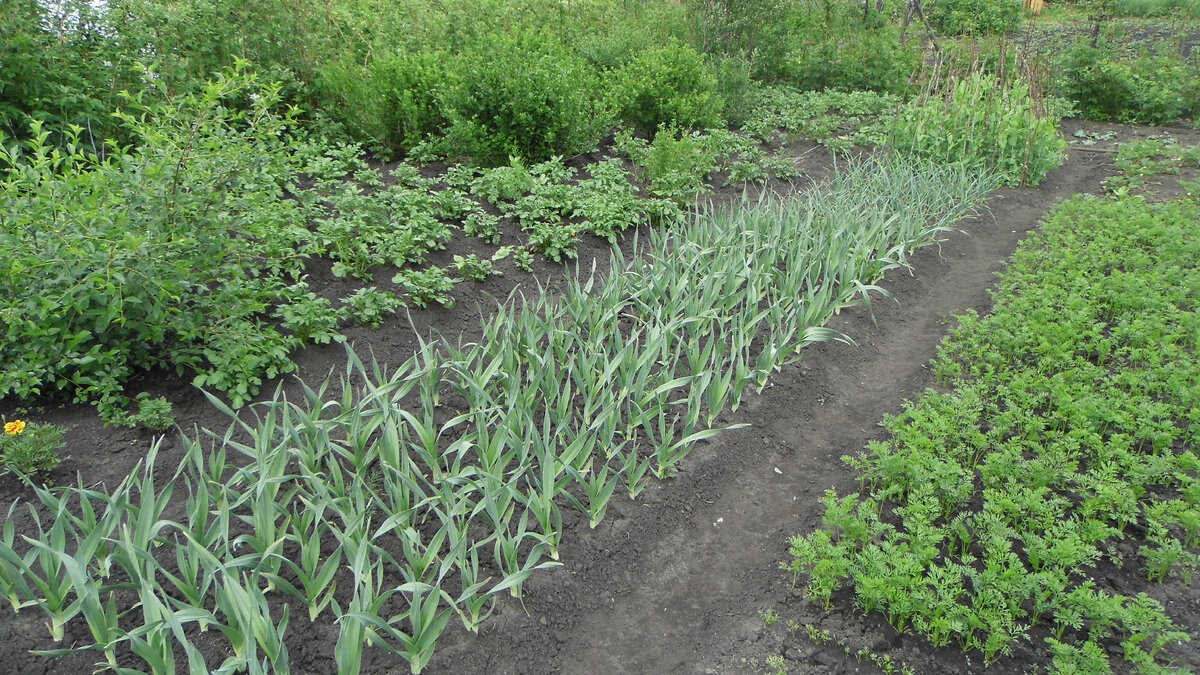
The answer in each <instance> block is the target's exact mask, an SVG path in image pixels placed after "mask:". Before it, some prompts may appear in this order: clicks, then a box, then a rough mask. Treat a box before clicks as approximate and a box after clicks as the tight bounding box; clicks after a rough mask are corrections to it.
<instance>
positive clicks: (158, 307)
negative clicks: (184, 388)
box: [0, 72, 303, 413]
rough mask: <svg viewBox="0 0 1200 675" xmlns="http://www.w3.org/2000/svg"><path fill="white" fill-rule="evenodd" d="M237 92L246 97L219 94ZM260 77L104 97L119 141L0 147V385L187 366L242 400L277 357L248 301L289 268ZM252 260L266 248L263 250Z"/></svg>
mask: <svg viewBox="0 0 1200 675" xmlns="http://www.w3.org/2000/svg"><path fill="white" fill-rule="evenodd" d="M239 95H245V96H247V97H248V98H250V99H252V100H253V101H254V103H253V105H254V108H253V109H252V110H251V111H247V112H238V111H235V110H232V109H231V108H230V107H229V106H226V105H224V103H225V102H226V101H227V100H228V99H229V98H230V97H232V96H239ZM277 101H278V91H277V88H275V87H268V86H259V85H258V84H257V82H256V81H255V80H254V78H253V77H251V76H248V75H245V74H244V73H242V74H239V73H237V72H233V73H230V74H225V75H222V76H220V77H219V78H218V79H217V80H215V81H213V82H212V83H210V84H209V85H207V86H206V88H205V90H204V91H203V92H202V93H199V94H195V95H187V96H180V97H176V98H173V99H171V100H170V101H169V103H168V104H164V105H154V106H144V105H140V104H138V103H137V102H136V101H130V102H129V103H128V106H129V111H128V112H122V113H120V117H121V119H122V122H123V123H124V124H125V125H126V128H127V130H128V133H129V134H130V136H132V137H134V138H137V139H138V142H139V145H138V147H137V149H136V151H135V150H125V149H118V148H114V149H112V150H111V152H110V154H109V156H108V158H107V159H99V158H97V157H95V156H94V155H91V154H88V153H86V152H84V151H83V150H82V149H81V148H80V147H79V146H78V145H77V144H76V143H75V142H70V141H71V140H72V139H70V138H69V139H68V141H69V142H68V143H67V144H66V145H65V147H64V148H63V149H54V148H52V147H51V146H49V145H48V143H47V137H48V134H47V133H46V132H45V131H42V130H40V129H39V127H37V126H36V125H35V127H34V138H33V139H32V140H30V141H29V142H27V143H25V144H23V146H21V147H18V146H2V147H0V167H3V169H7V170H8V173H7V174H6V175H5V177H4V179H3V180H0V320H2V321H0V396H8V395H15V396H17V397H20V398H24V397H28V396H36V395H49V394H53V393H55V392H62V393H65V394H69V395H72V396H73V397H74V399H75V400H76V401H80V402H83V401H90V402H96V403H98V404H99V405H100V407H101V412H102V413H105V412H106V411H107V412H114V413H115V411H113V408H114V407H115V408H120V407H124V405H126V404H127V403H128V398H127V397H126V396H124V394H123V393H122V392H123V388H124V383H125V381H126V380H127V379H128V378H129V377H130V376H131V375H132V374H133V373H134V372H135V371H136V370H140V369H148V368H156V367H160V368H167V369H170V370H173V371H176V372H178V373H180V374H183V373H185V372H189V371H190V372H193V373H198V375H197V378H196V382H197V383H198V384H207V385H209V386H212V387H214V388H217V389H221V390H223V391H225V392H227V393H228V394H229V395H230V397H231V399H232V400H233V401H234V402H235V403H238V404H240V403H242V402H244V401H245V400H246V399H247V398H248V397H249V396H251V395H252V394H253V393H254V392H255V391H256V390H257V388H258V386H259V385H260V384H261V383H262V381H263V378H265V377H273V376H275V375H276V374H278V373H280V372H286V371H287V370H289V369H291V368H293V367H294V366H293V364H292V363H291V361H290V360H289V358H288V356H287V354H288V351H289V350H290V349H291V348H293V347H294V346H296V341H295V340H294V339H292V338H284V337H283V336H281V335H279V334H278V333H277V332H274V329H272V328H270V327H269V326H264V325H261V322H260V320H259V317H260V316H261V315H262V313H263V312H264V311H265V310H266V309H267V307H268V305H270V304H271V303H273V302H274V301H275V300H276V298H277V294H278V290H279V289H280V288H281V287H282V286H283V284H282V282H281V280H280V275H282V274H284V273H285V272H286V273H293V274H296V273H298V272H299V266H300V262H301V261H300V258H299V255H300V251H297V250H296V246H295V243H296V241H297V240H298V239H299V238H300V237H301V236H302V233H303V228H302V225H303V223H302V222H301V221H300V219H299V209H297V208H296V207H295V205H294V204H293V203H292V202H290V201H287V200H284V199H283V198H282V197H283V190H284V186H285V185H287V184H288V183H289V182H290V180H291V177H292V175H293V174H292V171H293V169H292V167H291V165H290V160H289V158H288V155H287V153H286V151H285V144H286V143H287V142H288V140H289V135H288V129H289V124H290V121H289V119H288V118H286V117H283V118H281V117H279V116H276V115H275V114H273V113H272V112H271V110H272V107H273V106H274V105H275V104H276V103H277ZM267 261H270V262H269V263H268V262H267Z"/></svg>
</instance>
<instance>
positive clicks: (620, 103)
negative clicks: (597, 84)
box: [610, 41, 723, 134]
mask: <svg viewBox="0 0 1200 675" xmlns="http://www.w3.org/2000/svg"><path fill="white" fill-rule="evenodd" d="M611 78H612V82H613V84H612V90H611V92H610V101H611V102H612V107H613V109H614V110H616V111H617V116H618V117H619V118H620V119H621V121H623V122H625V123H627V124H630V125H632V126H633V127H634V128H636V129H639V130H641V131H645V132H647V133H650V134H653V133H655V132H657V130H658V128H659V127H661V126H664V125H669V126H674V127H679V128H681V129H706V128H709V127H715V126H718V125H719V124H720V123H721V121H722V120H721V107H722V105H723V101H722V99H721V96H720V95H719V94H718V93H717V78H716V77H715V76H714V75H713V74H712V73H710V72H709V71H708V69H707V68H706V67H705V65H704V57H703V56H701V55H700V53H698V52H697V51H696V50H695V49H692V48H691V47H689V46H687V45H685V44H681V43H679V42H675V41H672V42H671V43H670V44H668V45H667V46H665V47H658V48H656V49H650V50H647V51H644V52H642V53H640V54H638V55H637V56H636V57H634V58H633V60H631V61H630V62H629V63H627V64H625V65H624V66H622V67H620V68H618V69H617V70H616V71H613V73H612V75H611Z"/></svg>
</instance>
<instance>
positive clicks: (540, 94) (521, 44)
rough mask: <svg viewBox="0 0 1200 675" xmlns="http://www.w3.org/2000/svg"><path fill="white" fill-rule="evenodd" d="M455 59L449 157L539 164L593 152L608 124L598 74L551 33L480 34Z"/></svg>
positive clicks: (448, 101) (449, 101)
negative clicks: (517, 159) (516, 158)
mask: <svg viewBox="0 0 1200 675" xmlns="http://www.w3.org/2000/svg"><path fill="white" fill-rule="evenodd" d="M459 58H460V61H459V62H458V64H457V66H456V67H457V70H458V74H457V77H456V78H455V79H454V81H453V83H452V84H451V85H450V86H449V88H448V91H447V94H446V108H447V111H448V116H449V118H450V120H451V128H450V131H449V143H450V147H448V148H447V150H448V152H450V154H453V155H459V154H465V155H468V156H471V157H476V158H479V159H481V160H483V161H485V162H488V163H497V162H502V161H504V160H505V159H507V158H508V157H509V156H511V155H517V156H520V157H524V158H526V159H529V160H532V161H542V160H546V159H549V158H550V157H553V156H555V155H573V154H576V153H580V152H585V151H588V150H591V149H594V148H595V147H596V144H597V143H598V142H599V140H600V137H601V135H603V134H604V132H606V131H607V130H608V129H609V128H610V127H611V126H612V120H611V118H610V117H609V116H608V114H607V113H606V111H605V110H604V109H603V108H601V107H600V106H599V104H598V101H597V99H596V95H595V92H596V89H597V87H598V84H599V80H598V77H597V75H596V73H595V72H594V71H593V70H592V68H591V67H590V66H589V65H588V64H587V62H586V61H584V60H583V59H582V58H580V57H579V56H577V55H575V54H573V53H571V52H570V51H569V50H567V49H566V48H565V47H564V46H563V45H562V43H561V42H560V41H559V40H558V39H557V38H556V37H555V36H554V35H553V34H551V33H549V32H545V31H536V32H534V31H531V32H527V33H516V34H511V35H487V36H483V37H481V38H480V39H479V40H478V41H477V42H474V43H472V44H471V45H469V46H467V47H466V48H465V49H464V51H463V53H462V55H461V56H460V57H459Z"/></svg>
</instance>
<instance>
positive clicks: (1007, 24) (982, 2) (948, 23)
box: [929, 0, 1022, 35]
mask: <svg viewBox="0 0 1200 675" xmlns="http://www.w3.org/2000/svg"><path fill="white" fill-rule="evenodd" d="M1021 9H1022V4H1021V0H938V1H937V2H936V3H935V4H934V5H933V9H931V10H930V11H929V21H930V23H932V24H933V25H934V27H936V28H937V30H938V32H939V33H941V34H943V35H986V34H1001V35H1003V34H1007V33H1012V32H1014V31H1016V30H1017V28H1019V27H1020V26H1021Z"/></svg>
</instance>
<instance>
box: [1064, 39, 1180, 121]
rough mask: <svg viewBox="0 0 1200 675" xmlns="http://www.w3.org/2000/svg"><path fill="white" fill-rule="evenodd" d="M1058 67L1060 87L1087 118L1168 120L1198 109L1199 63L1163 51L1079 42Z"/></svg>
mask: <svg viewBox="0 0 1200 675" xmlns="http://www.w3.org/2000/svg"><path fill="white" fill-rule="evenodd" d="M1060 72H1061V79H1060V83H1059V89H1060V92H1061V93H1062V94H1063V95H1064V96H1066V97H1068V98H1070V99H1071V100H1073V101H1075V102H1076V104H1077V106H1078V108H1079V110H1080V112H1081V113H1082V114H1083V116H1084V117H1087V118H1090V119H1098V120H1116V121H1120V122H1140V123H1145V124H1168V123H1171V122H1174V121H1177V120H1179V119H1181V118H1188V117H1193V116H1195V115H1196V113H1197V111H1200V68H1198V67H1196V66H1194V65H1189V64H1188V63H1187V62H1185V61H1184V60H1183V59H1181V58H1179V57H1178V56H1176V55H1174V54H1170V53H1169V52H1166V51H1165V50H1163V51H1160V52H1159V53H1142V54H1140V55H1137V56H1132V57H1131V56H1126V55H1123V54H1122V53H1120V52H1119V51H1118V50H1117V49H1116V48H1115V47H1110V46H1106V45H1101V46H1098V47H1092V46H1090V45H1088V44H1085V43H1080V44H1077V45H1075V46H1074V47H1073V48H1072V49H1071V50H1070V51H1069V52H1067V54H1066V55H1065V57H1064V58H1063V62H1062V67H1061V68H1060Z"/></svg>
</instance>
